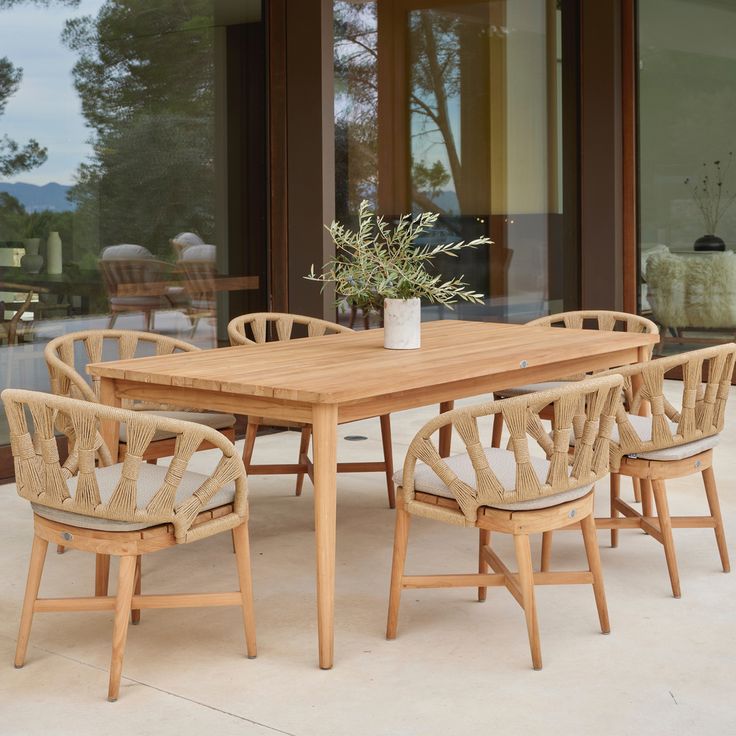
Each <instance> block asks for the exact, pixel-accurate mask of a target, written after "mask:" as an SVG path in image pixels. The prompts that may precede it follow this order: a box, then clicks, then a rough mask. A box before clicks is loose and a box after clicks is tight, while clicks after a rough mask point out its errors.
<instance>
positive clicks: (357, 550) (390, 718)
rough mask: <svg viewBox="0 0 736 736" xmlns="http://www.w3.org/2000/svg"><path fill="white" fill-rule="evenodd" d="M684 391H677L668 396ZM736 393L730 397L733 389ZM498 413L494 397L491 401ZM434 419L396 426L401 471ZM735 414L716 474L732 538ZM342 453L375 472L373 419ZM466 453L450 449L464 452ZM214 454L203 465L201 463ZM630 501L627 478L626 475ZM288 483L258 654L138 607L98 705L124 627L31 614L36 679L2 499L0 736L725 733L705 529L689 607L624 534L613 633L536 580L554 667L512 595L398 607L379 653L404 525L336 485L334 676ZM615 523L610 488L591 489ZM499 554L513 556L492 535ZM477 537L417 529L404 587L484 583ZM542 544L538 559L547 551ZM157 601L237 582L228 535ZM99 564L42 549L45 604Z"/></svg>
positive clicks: (611, 571) (225, 621) (448, 594)
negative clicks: (16, 665)
mask: <svg viewBox="0 0 736 736" xmlns="http://www.w3.org/2000/svg"><path fill="white" fill-rule="evenodd" d="M678 387H679V384H673V386H671V387H670V389H671V390H674V391H676V390H677V388H678ZM735 393H736V392H735ZM483 398H485V397H483ZM435 411H436V407H427V408H425V409H421V410H417V411H412V412H405V413H402V414H396V415H394V417H393V427H394V447H395V454H396V457H397V466H398V463H400V462H401V460H403V456H404V452H405V449H406V446H407V444H408V442H409V441H410V439H411V437H412V436H413V434H414V433H415V431H416V430H417V429H418V428H419V427H420V426H421V425H422V423H423V422H424V421H425V420H427V419H429V418H430V417H431V416H432V415H433V414H434V412H435ZM734 416H736V401H733V402H732V404H731V406H730V410H729V417H728V425H727V430H726V433H725V436H724V438H723V441H722V444H721V446H720V447H719V448H718V449H717V450H716V477H717V479H718V482H719V487H720V496H721V502H722V506H723V511H724V516H725V519H726V524H727V527H726V531H727V534H728V533H729V532H730V538H731V539H733V538H734V535H735V534H736V493H735V491H736V482H735V481H734V474H735V473H736V431H734V429H733V427H734V424H733V419H734ZM348 434H350V435H355V434H364V435H366V436H367V437H368V439H367V440H366V441H363V442H350V441H345V440H342V441H341V442H340V445H339V453H340V457H341V458H343V459H352V458H355V459H360V458H364V457H365V458H371V459H373V458H377V457H378V456H380V436H379V427H378V421H377V420H372V421H365V422H360V423H356V424H353V425H347V426H344V427H341V428H340V435H341V436H342V437H344V436H345V435H348ZM297 447H298V435H297V434H296V433H289V434H275V435H269V436H264V437H260V438H259V440H258V443H257V445H256V454H257V456H258V457H260V458H261V459H263V460H265V459H267V458H268V459H272V460H274V461H275V460H277V459H279V460H281V459H282V458H286V459H288V461H291V458H292V456H294V455H295V454H296V450H297ZM456 449H458V447H457V445H456ZM211 459H212V456H211V455H208V453H201V454H200V455H199V456H197V458H196V464H197V465H198V466H199V467H201V468H203V469H204V468H207V467H208V464H209V463H211ZM622 486H623V489H624V493H625V494H626V495H629V497H630V493H631V490H630V484H629V482H628V481H626V480H624V481H622ZM669 488H670V504H671V507H672V512H673V513H686V514H695V513H700V512H701V511H702V512H705V510H706V505H705V497H704V494H703V492H702V487H701V485H700V483H699V481H698V479H697V478H696V477H692V478H688V479H685V480H681V481H673V482H671V483H670V484H669ZM292 489H293V478H291V477H278V476H273V477H253V478H251V479H250V490H251V514H252V518H251V544H252V550H253V560H254V580H255V591H256V615H257V621H258V647H259V656H258V658H257V659H256V660H248V659H246V658H245V657H244V642H243V634H242V629H241V619H240V614H239V611H238V610H236V609H227V608H215V609H187V610H178V611H165V610H156V611H144V612H143V616H142V621H141V624H140V626H137V627H132V628H131V630H130V633H129V637H128V647H127V653H126V659H125V664H124V669H123V687H122V691H121V697H120V700H119V701H118V702H117V703H115V704H110V703H108V702H106V700H105V696H106V691H107V672H106V669H107V666H108V661H109V653H110V634H111V625H112V615H111V614H108V613H73V614H37V616H36V620H35V622H34V627H33V632H32V635H31V646H30V648H29V654H28V660H27V664H26V666H25V667H24V668H23V669H21V670H14V669H13V666H12V656H13V650H14V647H15V636H16V628H17V623H18V615H19V608H20V602H21V599H22V594H23V587H24V583H25V574H26V565H27V559H28V553H29V550H30V542H31V514H30V509H29V507H28V504H27V503H26V502H25V501H23V500H22V499H20V498H18V497H17V496H16V495H15V491H14V488H13V487H12V486H6V487H3V488H0V733H1V734H4V735H5V734H13V735H15V734H18V735H20V734H23V735H26V734H28V735H30V734H41V733H44V734H47V733H54V734H62V735H65V734H75V735H79V736H81V735H83V734H105V735H106V736H107V735H113V734H157V735H159V734H161V735H163V734H200V733H212V734H218V735H223V736H226V735H228V734H239V735H243V734H254V735H256V734H257V735H258V736H267V735H268V734H273V733H286V734H295V735H297V736H312V735H314V736H331V735H333V734H334V735H335V736H343V735H347V734H350V735H351V736H357V735H360V734H371V735H378V734H380V735H384V734H385V735H386V736H397V735H400V736H404V735H407V736H408V735H411V736H414V735H416V736H428V735H433V734H438V735H440V734H441V735H442V736H454V735H456V734H479V733H498V734H514V735H516V734H539V733H544V734H548V735H549V736H554V735H555V734H566V735H569V734H640V733H650V734H693V733H700V734H708V735H713V734H733V733H736V706H735V705H734V698H733V693H734V690H733V679H734V662H736V625H735V623H736V614H735V613H734V611H735V610H736V606H735V605H734V604H735V603H736V576H733V575H724V574H723V573H722V572H720V567H719V561H718V554H717V551H716V546H715V541H714V538H713V533H712V531H711V530H708V529H705V530H676V543H677V549H678V555H679V563H680V573H681V578H682V585H683V597H682V599H680V600H675V599H673V598H672V596H671V593H670V587H669V580H668V577H667V570H666V567H665V562H664V556H663V552H662V548H661V547H660V545H659V544H657V543H656V542H654V541H653V540H651V539H649V538H648V537H647V536H646V535H644V534H643V533H640V532H635V531H631V532H622V533H621V543H620V546H619V548H618V549H616V550H613V549H610V547H609V546H608V534H607V533H604V532H601V533H600V534H599V541H600V544H601V554H602V558H603V565H604V573H605V577H606V590H607V595H608V604H609V610H610V614H611V623H612V633H611V635H610V636H603V635H601V634H600V632H599V630H598V625H597V617H596V613H595V606H594V601H593V594H592V591H591V590H590V589H589V588H588V587H587V586H572V587H557V586H544V587H541V588H538V589H537V601H538V610H539V617H540V628H541V637H542V651H543V656H544V665H545V667H544V670H542V671H541V672H534V671H533V670H532V669H531V663H530V658H529V650H528V645H527V638H526V629H525V625H524V619H523V614H522V612H521V610H520V609H519V607H518V606H517V604H516V603H515V601H514V600H513V599H512V597H511V596H510V595H509V594H508V593H507V592H506V591H505V590H503V589H500V588H493V589H489V592H488V600H487V601H486V603H484V604H479V603H477V602H475V591H474V590H473V589H459V590H436V591H421V592H406V593H405V594H404V596H403V599H402V610H401V618H400V624H399V636H398V638H397V639H396V640H395V641H391V642H388V641H386V640H385V639H384V626H385V618H386V606H387V593H388V580H389V569H390V561H391V543H392V532H393V516H392V513H391V512H390V511H389V510H388V508H387V504H386V495H385V487H384V484H383V481H382V478H381V477H380V475H379V474H373V475H371V474H365V475H361V474H357V475H343V476H341V477H340V479H339V487H338V528H337V532H338V552H337V593H336V595H337V598H336V600H337V602H336V642H335V643H336V663H335V668H334V669H333V670H331V671H321V670H319V669H318V668H317V664H316V627H315V584H314V572H313V570H314V544H313V542H314V538H313V521H312V491H311V486H310V485H309V483H308V482H307V483H305V492H304V495H303V496H302V497H301V498H295V497H294V496H293V492H292ZM597 493H598V502H599V512H600V513H604V512H605V511H606V507H607V504H606V499H607V484H600V485H599V488H598V491H597ZM495 541H496V543H497V546H498V549H499V551H500V552H501V554H502V556H504V557H508V555H509V553H511V552H512V546H511V545H510V544H509V540H507V539H504V538H503V537H502V535H496V537H495ZM476 550H477V536H476V533H475V532H474V531H473V530H468V529H461V528H453V527H449V526H446V525H443V524H439V523H436V522H430V521H426V520H421V519H417V520H414V522H413V525H412V533H411V538H410V548H409V561H408V567H407V570H408V571H414V572H418V571H429V572H440V571H448V572H472V571H474V570H475V565H476ZM538 550H539V545H538V540H537V544H536V545H535V547H534V552H535V554H538ZM583 559H584V557H583V552H582V541H581V539H580V538H579V536H578V535H577V534H576V533H561V534H558V535H557V537H556V540H555V551H554V556H553V565H554V567H556V568H560V569H564V568H566V567H567V568H570V569H572V568H574V567H575V566H578V565H581V564H582V563H583ZM146 562H147V563H148V564H147V566H146V567H145V568H144V573H143V586H144V590H148V591H160V592H174V591H182V590H216V589H227V588H228V587H229V586H232V585H234V584H235V569H234V568H235V564H234V558H233V556H232V553H231V547H230V539H229V536H228V535H221V536H219V537H216V538H212V539H207V540H205V541H203V542H198V543H195V544H192V545H186V546H182V547H181V548H176V549H173V550H167V551H164V552H160V553H157V554H155V555H151V556H149V557H147V558H146ZM93 567H94V563H93V560H92V557H91V556H89V555H84V554H82V553H79V552H71V553H67V554H65V555H63V556H58V555H55V554H50V555H49V558H48V562H47V567H46V572H45V576H44V580H43V583H42V590H41V592H42V595H84V594H87V593H88V592H91V590H92V583H93Z"/></svg>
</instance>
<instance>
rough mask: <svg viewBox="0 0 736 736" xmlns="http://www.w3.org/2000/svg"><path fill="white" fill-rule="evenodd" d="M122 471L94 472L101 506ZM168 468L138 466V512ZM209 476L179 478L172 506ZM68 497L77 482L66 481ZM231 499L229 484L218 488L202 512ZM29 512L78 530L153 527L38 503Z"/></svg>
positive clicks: (191, 474) (190, 474) (117, 467)
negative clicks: (174, 501)
mask: <svg viewBox="0 0 736 736" xmlns="http://www.w3.org/2000/svg"><path fill="white" fill-rule="evenodd" d="M122 467H123V464H122V463H118V464H117V465H111V466H109V467H107V468H98V469H97V471H96V472H97V484H98V485H99V487H100V499H101V500H102V502H103V503H105V502H107V501H108V500H109V499H110V497H111V496H112V494H113V492H114V490H115V487H116V486H117V483H118V481H119V480H120V471H121V469H122ZM167 470H168V468H167V467H165V466H163V465H149V464H148V463H141V465H140V472H139V474H138V497H137V502H136V505H137V507H138V508H139V509H143V508H145V507H146V505H147V504H148V502H149V501H150V500H151V499H152V498H153V496H154V495H155V493H156V491H158V489H159V488H160V487H161V485H162V484H163V482H164V478H165V476H166V472H167ZM208 477H209V476H207V475H202V474H201V473H195V472H194V471H189V470H187V471H186V472H185V473H184V475H183V476H182V479H181V483H180V484H179V488H177V490H176V504H175V505H177V504H179V503H181V502H182V501H185V500H186V499H187V498H189V496H191V495H192V493H194V491H196V490H197V489H198V488H199V487H200V486H201V485H202V483H204V482H205V481H206V480H207V478H208ZM67 484H68V486H69V493H71V495H72V496H74V493H75V492H76V490H77V478H76V476H75V477H74V478H70V479H69V480H68V481H67ZM233 498H235V486H234V485H233V484H232V483H230V484H229V485H227V486H224V487H223V488H221V489H220V490H219V491H218V492H217V493H216V494H215V495H214V496H213V497H212V499H211V500H210V502H209V503H208V504H207V505H206V506H204V508H203V509H202V510H203V511H206V510H208V509H214V508H217V507H218V506H225V505H226V504H229V503H232V502H233ZM31 506H33V510H34V511H35V512H36V513H37V514H38V515H39V516H43V518H44V519H50V520H51V521H58V522H59V523H60V524H71V525H72V526H79V527H82V528H83V529H100V530H104V531H113V532H133V531H137V530H139V529H145V528H146V527H149V526H156V524H155V523H154V524H151V523H145V522H142V523H141V522H134V521H112V520H108V519H98V518H96V517H94V516H85V515H84V514H77V513H73V512H71V511H62V510H61V509H52V508H49V507H48V506H43V505H41V504H38V503H32V504H31Z"/></svg>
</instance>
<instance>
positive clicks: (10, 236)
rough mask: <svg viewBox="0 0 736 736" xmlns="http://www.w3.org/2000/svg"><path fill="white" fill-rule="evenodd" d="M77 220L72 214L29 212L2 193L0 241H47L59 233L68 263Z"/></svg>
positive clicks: (69, 212) (50, 211) (9, 196)
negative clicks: (27, 239) (52, 233)
mask: <svg viewBox="0 0 736 736" xmlns="http://www.w3.org/2000/svg"><path fill="white" fill-rule="evenodd" d="M74 217H75V213H74V212H72V211H66V212H54V211H53V210H41V211H38V212H28V211H27V210H26V208H25V207H24V206H23V205H22V204H21V203H20V202H19V201H18V200H17V199H16V198H15V197H13V196H12V195H10V194H8V193H7V192H0V241H3V242H20V241H23V240H25V239H26V238H41V240H44V241H45V240H46V238H48V235H49V233H50V232H52V231H54V230H56V231H57V232H58V233H59V237H60V238H61V242H62V244H63V247H64V260H65V262H66V261H68V259H69V258H70V256H71V246H72V242H73V241H72V238H73V235H74V224H75V223H74ZM92 265H93V267H94V264H92Z"/></svg>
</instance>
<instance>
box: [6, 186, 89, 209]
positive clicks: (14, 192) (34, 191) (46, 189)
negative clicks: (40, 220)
mask: <svg viewBox="0 0 736 736" xmlns="http://www.w3.org/2000/svg"><path fill="white" fill-rule="evenodd" d="M70 189H71V187H69V186H67V185H66V184H57V183H56V182H50V183H48V184H44V185H43V186H38V185H37V184H24V183H23V182H15V183H14V184H11V183H10V182H0V192H7V193H8V194H10V196H11V197H15V198H16V199H17V200H18V201H19V202H20V203H21V204H22V205H23V206H24V207H25V208H26V210H28V212H39V211H40V210H52V211H54V212H65V211H67V210H74V209H76V207H75V205H74V204H73V203H72V202H70V201H69V200H68V199H67V198H66V193H67V192H68V191H69V190H70Z"/></svg>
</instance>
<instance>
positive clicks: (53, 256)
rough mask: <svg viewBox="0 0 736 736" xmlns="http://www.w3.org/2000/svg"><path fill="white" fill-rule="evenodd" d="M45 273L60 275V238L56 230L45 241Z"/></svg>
mask: <svg viewBox="0 0 736 736" xmlns="http://www.w3.org/2000/svg"><path fill="white" fill-rule="evenodd" d="M46 273H50V274H58V273H61V238H60V237H59V233H58V232H56V230H52V231H51V232H50V233H49V237H48V239H47V240H46Z"/></svg>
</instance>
